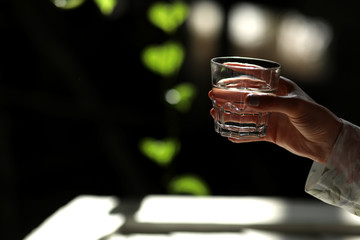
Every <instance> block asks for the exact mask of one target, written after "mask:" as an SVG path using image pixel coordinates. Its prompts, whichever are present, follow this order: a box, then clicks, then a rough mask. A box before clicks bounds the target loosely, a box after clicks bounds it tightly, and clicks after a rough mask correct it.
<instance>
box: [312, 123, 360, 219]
mask: <svg viewBox="0 0 360 240" xmlns="http://www.w3.org/2000/svg"><path fill="white" fill-rule="evenodd" d="M342 121H343V126H342V129H341V131H340V133H339V136H338V138H337V140H336V143H335V145H334V149H333V151H332V153H331V156H330V158H329V160H328V162H327V164H321V163H317V162H314V163H313V165H312V167H311V170H310V173H309V176H308V179H307V181H306V185H305V191H306V192H307V193H309V194H311V195H312V196H314V197H316V198H319V199H320V200H322V201H324V202H326V203H328V204H331V205H335V206H338V207H342V208H344V209H346V210H347V211H349V212H351V213H353V214H355V215H358V216H360V128H359V127H358V126H355V125H353V124H351V123H349V122H347V121H345V120H342Z"/></svg>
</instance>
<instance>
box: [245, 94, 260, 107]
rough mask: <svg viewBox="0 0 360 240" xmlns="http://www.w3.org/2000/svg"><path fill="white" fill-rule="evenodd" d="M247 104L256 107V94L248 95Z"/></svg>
mask: <svg viewBox="0 0 360 240" xmlns="http://www.w3.org/2000/svg"><path fill="white" fill-rule="evenodd" d="M248 104H249V105H250V106H252V107H258V106H259V104H260V100H259V96H258V95H256V94H253V95H249V96H248Z"/></svg>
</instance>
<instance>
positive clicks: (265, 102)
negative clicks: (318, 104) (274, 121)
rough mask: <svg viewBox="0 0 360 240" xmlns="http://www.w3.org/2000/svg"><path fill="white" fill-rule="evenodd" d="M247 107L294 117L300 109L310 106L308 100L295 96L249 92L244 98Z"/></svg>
mask: <svg viewBox="0 0 360 240" xmlns="http://www.w3.org/2000/svg"><path fill="white" fill-rule="evenodd" d="M245 104H246V105H247V106H248V108H252V109H254V110H255V109H256V111H259V112H279V113H283V114H285V115H287V116H290V117H295V116H296V115H298V114H299V113H301V112H302V110H301V109H303V108H306V107H307V106H311V104H309V102H307V101H306V100H304V99H301V98H297V97H288V96H276V95H258V94H250V95H248V96H247V98H246V99H245Z"/></svg>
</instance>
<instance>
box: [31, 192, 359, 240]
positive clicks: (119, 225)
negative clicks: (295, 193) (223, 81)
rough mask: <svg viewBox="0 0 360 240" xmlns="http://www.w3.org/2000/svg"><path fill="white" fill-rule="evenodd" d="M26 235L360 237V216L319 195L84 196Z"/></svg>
mask: <svg viewBox="0 0 360 240" xmlns="http://www.w3.org/2000/svg"><path fill="white" fill-rule="evenodd" d="M25 239H26V240H42V239H46V240H48V239H52V240H56V239H67V240H69V239H77V240H79V239H81V240H88V239H89V240H90V239H102V240H125V239H130V240H150V239H160V240H161V239H164V240H165V239H185V240H187V239H189V240H190V239H200V240H201V239H207V240H208V239H209V240H215V239H216V240H217V239H219V240H220V239H221V240H234V239H247V240H249V239H256V240H268V239H269V240H270V239H271V240H278V239H339V240H340V239H341V240H345V239H346V240H350V239H351V240H355V239H360V218H359V217H356V216H354V215H351V214H349V213H347V212H345V211H344V210H342V209H339V208H337V207H333V206H329V205H327V204H325V203H322V202H319V201H318V200H315V199H314V201H303V200H302V201H301V200H287V199H283V198H269V197H266V198H264V197H195V196H172V195H165V196H159V195H152V196H147V197H145V198H144V199H141V200H125V199H117V198H116V197H112V196H87V195H86V196H79V197H77V198H75V199H74V200H72V201H71V202H70V203H68V204H67V205H65V206H64V207H62V208H60V209H59V210H58V211H57V212H55V213H54V214H53V215H52V216H50V217H49V218H48V219H47V220H46V221H45V222H44V223H42V224H41V225H40V226H39V227H38V228H36V229H34V231H33V232H31V233H30V234H29V235H28V236H27V237H26V238H25Z"/></svg>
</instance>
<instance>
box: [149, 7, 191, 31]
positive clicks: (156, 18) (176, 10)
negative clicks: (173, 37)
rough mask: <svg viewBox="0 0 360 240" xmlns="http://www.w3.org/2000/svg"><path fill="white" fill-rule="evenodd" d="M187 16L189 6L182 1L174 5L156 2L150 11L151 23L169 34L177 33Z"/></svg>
mask: <svg viewBox="0 0 360 240" xmlns="http://www.w3.org/2000/svg"><path fill="white" fill-rule="evenodd" d="M187 16H188V6H187V5H186V4H185V3H183V2H180V1H178V2H174V3H173V4H170V3H164V2H156V3H154V4H152V5H151V6H150V8H149V11H148V17H149V20H150V22H151V23H152V24H154V25H155V26H157V27H158V28H160V29H162V30H163V31H164V32H167V33H173V32H175V31H176V29H177V28H178V27H179V26H180V25H181V24H183V22H184V21H185V20H186V18H187Z"/></svg>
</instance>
